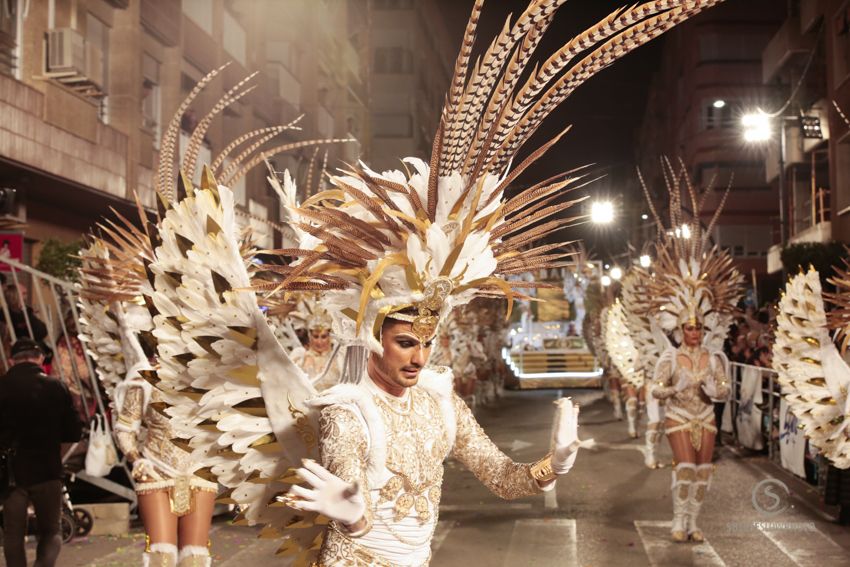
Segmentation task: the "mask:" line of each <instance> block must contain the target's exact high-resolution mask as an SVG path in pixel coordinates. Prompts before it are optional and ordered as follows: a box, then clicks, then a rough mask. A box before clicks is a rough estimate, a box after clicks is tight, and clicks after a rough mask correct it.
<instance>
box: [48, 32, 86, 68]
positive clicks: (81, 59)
mask: <svg viewBox="0 0 850 567" xmlns="http://www.w3.org/2000/svg"><path fill="white" fill-rule="evenodd" d="M85 68H86V40H85V38H84V37H83V35H82V34H81V33H80V32H78V31H77V30H75V29H71V28H58V29H55V30H49V31H48V32H47V72H48V73H51V74H53V73H55V74H62V75H74V74H77V75H84V74H85Z"/></svg>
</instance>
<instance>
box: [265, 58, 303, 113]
mask: <svg viewBox="0 0 850 567" xmlns="http://www.w3.org/2000/svg"><path fill="white" fill-rule="evenodd" d="M268 69H269V74H270V76H272V77H277V91H278V96H280V98H281V99H282V100H283V101H284V102H285V103H286V104H287V105H289V106H291V107H292V109H293V110H294V111H295V112H300V110H301V81H299V80H298V78H297V77H296V76H295V75H293V74H292V72H291V71H290V70H289V69H287V68H286V67H285V66H284V65H281V64H280V63H275V62H272V63H269V65H268Z"/></svg>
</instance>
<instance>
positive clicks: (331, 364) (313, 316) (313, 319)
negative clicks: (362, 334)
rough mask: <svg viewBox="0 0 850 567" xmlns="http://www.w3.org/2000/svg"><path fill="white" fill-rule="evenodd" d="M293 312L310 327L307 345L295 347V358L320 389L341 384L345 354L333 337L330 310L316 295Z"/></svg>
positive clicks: (305, 300)
mask: <svg viewBox="0 0 850 567" xmlns="http://www.w3.org/2000/svg"><path fill="white" fill-rule="evenodd" d="M291 316H292V317H294V318H298V317H301V318H302V319H303V320H304V321H305V327H306V329H307V345H306V347H302V348H299V349H295V350H294V351H292V353H291V354H290V356H291V358H292V362H294V363H295V364H297V365H298V366H299V367H300V368H301V370H303V371H304V372H305V373H306V374H307V375H308V376H309V377H310V378H311V379H312V380H313V384H314V385H315V386H316V389H317V390H318V391H320V392H321V391H322V390H325V389H327V388H330V387H331V386H333V385H334V384H337V383H338V382H339V379H340V378H341V376H342V359H343V357H342V355H341V354H340V353H338V352H337V348H336V347H337V345H335V344H334V343H333V340H332V336H331V316H330V314H329V313H328V312H327V311H326V310H325V309H324V308H323V307H322V306H321V305H320V304H319V303H318V302H317V301H316V300H315V298H305V299H304V300H302V301H301V302H299V308H298V310H297V311H294V312H292V313H291Z"/></svg>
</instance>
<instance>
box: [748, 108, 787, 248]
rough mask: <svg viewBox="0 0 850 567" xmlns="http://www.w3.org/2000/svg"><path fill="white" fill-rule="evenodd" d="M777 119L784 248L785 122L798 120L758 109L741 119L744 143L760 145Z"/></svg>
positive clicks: (780, 239) (781, 225)
mask: <svg viewBox="0 0 850 567" xmlns="http://www.w3.org/2000/svg"><path fill="white" fill-rule="evenodd" d="M773 118H777V119H779V121H780V124H779V246H780V247H781V248H784V247H785V241H786V235H785V124H784V122H785V121H786V120H794V121H797V120H799V118H798V117H796V116H772V115H770V114H768V113H766V112H765V111H763V110H761V109H758V110H756V111H755V112H749V113H747V114H744V115H743V116H742V117H741V125H742V126H743V127H744V141H746V142H750V143H760V142H766V141H767V140H769V139H770V138H771V137H772V135H773V132H772V127H771V120H772V119H773Z"/></svg>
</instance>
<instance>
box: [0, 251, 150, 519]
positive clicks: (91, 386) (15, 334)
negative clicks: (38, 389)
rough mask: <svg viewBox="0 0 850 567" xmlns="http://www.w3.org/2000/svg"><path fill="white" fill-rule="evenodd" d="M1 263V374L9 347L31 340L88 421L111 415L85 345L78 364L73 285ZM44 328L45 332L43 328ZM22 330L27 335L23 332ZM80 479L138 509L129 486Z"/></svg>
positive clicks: (9, 260) (9, 261) (0, 258)
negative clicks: (48, 355)
mask: <svg viewBox="0 0 850 567" xmlns="http://www.w3.org/2000/svg"><path fill="white" fill-rule="evenodd" d="M0 264H5V265H6V266H8V267H9V270H8V271H6V272H4V273H5V274H6V285H5V287H4V288H3V289H2V290H0V313H2V317H3V321H2V322H0V350H2V352H0V358H2V364H3V371H4V372H5V371H7V370H8V369H9V362H8V360H9V354H10V352H9V349H10V348H11V345H12V344H14V342H15V341H16V340H18V339H19V338H22V337H23V336H28V337H29V338H31V339H33V340H35V341H37V342H40V343H43V344H44V345H45V346H47V347H48V348H49V349H50V350H51V351H52V355H53V360H52V364H51V366H50V373H51V375H53V376H54V377H56V378H59V379H61V380H62V381H63V382H64V383H65V384H67V385H69V386H70V385H73V386H74V387H75V389H76V391H77V392H79V401H80V406H81V409H82V413H83V415H84V416H85V418H86V420H87V421H89V422H90V421H91V418H92V417H93V416H94V414H95V413H100V414H101V415H103V416H107V415H108V414H107V411H106V404H104V400H103V397H102V396H101V393H100V388H99V384H98V378H97V375H96V373H95V364H94V362H93V361H92V359H91V358H90V357H89V355H88V353H87V352H86V349H85V348H82V345H80V347H81V351H82V352H81V354H82V363H81V364H80V362H81V361H78V360H77V348H76V347H75V343H77V342H78V341H79V339H77V337H76V333H77V329H76V328H75V327H74V328H71V327H70V326H69V324H68V323H69V322H70V321H74V322H75V323H74V324H75V325H76V322H77V321H79V320H80V314H79V311H78V309H77V302H78V291H77V288H76V286H75V285H74V283H73V282H69V281H66V280H62V279H59V278H56V277H54V276H51V275H50V274H46V273H44V272H41V271H39V270H36V269H35V268H33V267H31V266H27V265H26V264H22V263H20V262H18V261H17V260H14V259H12V258H9V257H6V256H0ZM30 290H32V294H33V295H34V297H35V304H34V305H31V304H30V303H28V301H27V299H28V297H29V295H30ZM21 322H23V325H21ZM16 327H17V329H16ZM45 328H46V331H45V330H43V329H45ZM24 329H25V331H26V332H23V331H24ZM42 335H43V336H42ZM63 348H64V349H66V352H67V358H68V360H69V362H70V364H69V365H68V366H67V367H66V366H65V365H63V364H61V361H60V360H59V358H60V354H59V353H60V350H61V349H63ZM86 373H87V374H86ZM86 382H88V384H86ZM93 407H94V408H96V409H93ZM105 426H106V428H107V430H108V431H111V424H110V423H109V420H108V419H107V420H105ZM75 447H76V444H75V446H74V447H72V448H71V449H69V451H68V452H67V453H66V454H65V456H64V458H63V461H64V460H66V459H67V458H68V457H69V456H70V455H71V453H72V452H73V450H74V448H75ZM120 466H122V467H123V468H124V470H125V472H126V474H127V477H128V478H129V479H130V482H131V483H132V475H130V472H129V469H128V468H127V466H126V462H124V461H122V463H121V465H120ZM76 477H77V478H79V479H81V480H84V481H85V482H87V483H89V484H93V485H95V486H98V487H100V488H102V489H104V490H106V491H108V492H111V493H113V494H117V495H118V496H121V497H123V498H126V499H128V500H130V501H131V506H133V507H135V505H136V497H135V493H134V492H133V490H132V489H129V488H127V487H126V486H123V485H121V484H119V483H116V482H113V481H111V480H109V479H106V478H97V477H91V476H89V475H87V474H85V472H84V471H80V472H78V473H76Z"/></svg>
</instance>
